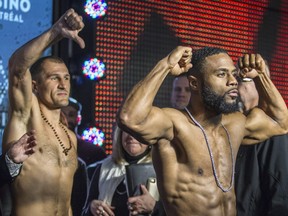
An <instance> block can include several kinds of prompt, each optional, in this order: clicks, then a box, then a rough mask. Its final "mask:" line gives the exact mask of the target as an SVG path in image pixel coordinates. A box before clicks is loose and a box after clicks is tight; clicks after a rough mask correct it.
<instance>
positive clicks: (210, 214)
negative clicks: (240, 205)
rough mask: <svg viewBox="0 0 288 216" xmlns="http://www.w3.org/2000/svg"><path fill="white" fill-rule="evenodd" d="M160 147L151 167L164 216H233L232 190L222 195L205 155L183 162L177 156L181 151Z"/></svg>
mask: <svg viewBox="0 0 288 216" xmlns="http://www.w3.org/2000/svg"><path fill="white" fill-rule="evenodd" d="M159 144H161V145H156V146H155V148H154V150H155V151H154V150H153V163H154V167H155V170H156V173H157V180H158V188H159V192H160V196H161V197H162V200H163V203H164V206H165V209H166V212H167V215H171V216H187V215H189V216H190V215H193V216H194V215H199V216H200V215H207V216H215V215H217V216H235V215H236V206H235V195H234V190H233V189H232V190H231V191H229V192H223V191H222V190H221V189H220V188H219V187H218V186H217V184H216V181H215V177H214V175H213V172H212V168H211V163H210V160H209V158H207V157H209V156H208V155H207V157H206V158H205V156H204V158H203V156H202V157H201V160H193V159H191V158H193V156H192V155H193V154H192V155H191V157H189V158H188V157H187V158H185V159H183V158H179V155H178V154H177V151H181V150H177V149H176V150H175V147H174V148H173V147H172V148H171V145H170V144H169V145H167V143H166V144H165V143H159ZM186 150H187V149H186ZM196 152H197V151H196ZM180 155H183V154H180ZM198 158H199V155H198ZM199 168H200V169H199ZM201 170H202V173H201V172H200V171H201ZM225 180H226V179H225ZM228 183H229V184H230V181H227V184H228ZM225 186H227V185H226V182H225Z"/></svg>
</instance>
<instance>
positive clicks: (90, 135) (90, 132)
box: [81, 127, 105, 146]
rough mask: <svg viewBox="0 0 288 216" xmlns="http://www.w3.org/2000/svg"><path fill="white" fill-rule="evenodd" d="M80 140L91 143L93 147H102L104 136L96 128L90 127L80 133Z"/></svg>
mask: <svg viewBox="0 0 288 216" xmlns="http://www.w3.org/2000/svg"><path fill="white" fill-rule="evenodd" d="M81 138H82V139H83V140H86V141H88V142H91V143H93V144H94V145H99V146H102V145H103V142H104V140H105V135H104V133H103V132H102V131H101V130H100V129H98V128H96V127H90V128H86V129H85V130H84V131H83V132H82V136H81Z"/></svg>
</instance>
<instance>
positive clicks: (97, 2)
mask: <svg viewBox="0 0 288 216" xmlns="http://www.w3.org/2000/svg"><path fill="white" fill-rule="evenodd" d="M84 8H85V12H86V13H87V14H88V15H89V16H91V17H92V18H93V19H98V18H100V17H103V16H104V15H105V14H106V11H107V3H106V2H105V1H104V0H87V1H86V4H85V6H84Z"/></svg>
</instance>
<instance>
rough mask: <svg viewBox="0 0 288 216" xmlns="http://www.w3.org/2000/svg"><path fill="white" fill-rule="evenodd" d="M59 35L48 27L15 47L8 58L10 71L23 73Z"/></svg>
mask: <svg viewBox="0 0 288 216" xmlns="http://www.w3.org/2000/svg"><path fill="white" fill-rule="evenodd" d="M59 39H61V36H60V35H59V34H58V32H57V30H56V29H53V28H51V29H49V30H48V31H46V32H44V33H43V34H41V35H40V36H38V37H36V38H34V39H32V40H31V41H29V42H27V43H26V44H24V45H23V46H22V47H20V48H19V49H17V50H16V51H15V52H14V53H13V55H12V56H11V58H10V60H9V68H10V71H13V72H16V73H20V74H21V73H24V72H26V70H27V69H28V68H29V67H30V66H31V65H32V64H33V63H34V62H35V61H36V60H37V59H38V58H39V57H41V55H42V54H43V52H44V51H45V50H46V49H47V48H48V47H49V46H51V45H52V44H54V43H56V42H57V41H58V40H59Z"/></svg>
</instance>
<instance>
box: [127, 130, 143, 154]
mask: <svg viewBox="0 0 288 216" xmlns="http://www.w3.org/2000/svg"><path fill="white" fill-rule="evenodd" d="M122 146H123V148H124V150H125V151H126V152H127V153H128V154H129V155H130V156H138V155H140V154H142V153H144V152H145V151H146V149H147V148H148V145H144V144H142V143H140V142H139V141H138V140H136V139H135V138H134V137H132V136H131V135H129V134H128V133H126V132H125V131H123V132H122Z"/></svg>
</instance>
